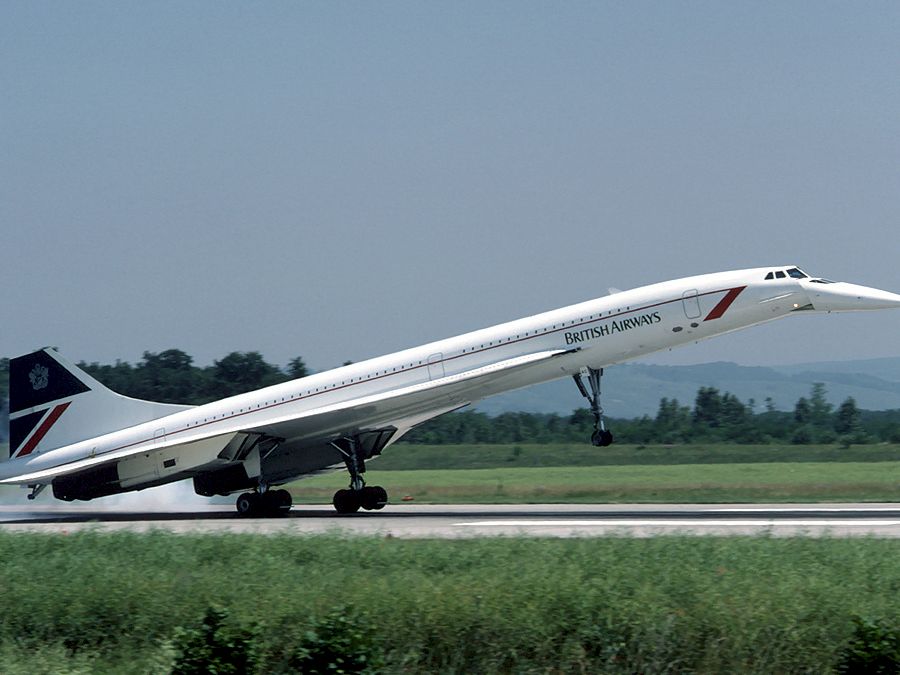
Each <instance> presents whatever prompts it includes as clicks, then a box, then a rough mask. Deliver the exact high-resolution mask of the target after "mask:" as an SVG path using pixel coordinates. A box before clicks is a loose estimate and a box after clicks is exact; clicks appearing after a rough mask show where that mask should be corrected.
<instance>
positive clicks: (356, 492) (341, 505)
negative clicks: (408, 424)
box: [331, 436, 388, 513]
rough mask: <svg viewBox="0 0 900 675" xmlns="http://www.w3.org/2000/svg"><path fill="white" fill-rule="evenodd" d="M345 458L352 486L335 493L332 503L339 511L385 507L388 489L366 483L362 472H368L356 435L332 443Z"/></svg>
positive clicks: (349, 511)
mask: <svg viewBox="0 0 900 675" xmlns="http://www.w3.org/2000/svg"><path fill="white" fill-rule="evenodd" d="M331 445H332V446H333V447H334V448H335V449H336V450H337V451H338V452H340V453H341V456H342V457H343V458H344V464H346V465H347V471H348V472H349V473H350V487H349V489H346V490H338V491H337V492H335V493H334V498H333V499H332V504H334V510H335V511H337V512H338V513H356V512H357V511H359V509H360V508H363V509H365V510H366V511H377V510H379V509H383V508H384V506H385V504H387V502H388V494H387V490H385V489H384V488H383V487H380V486H377V485H376V486H372V487H369V486H367V485H366V481H365V479H363V477H362V474H364V473H365V472H366V460H365V458H364V457H363V454H362V451H361V448H360V443H359V439H358V438H357V437H355V436H350V437H345V438H341V439H339V440H337V441H334V442H333V443H332V444H331Z"/></svg>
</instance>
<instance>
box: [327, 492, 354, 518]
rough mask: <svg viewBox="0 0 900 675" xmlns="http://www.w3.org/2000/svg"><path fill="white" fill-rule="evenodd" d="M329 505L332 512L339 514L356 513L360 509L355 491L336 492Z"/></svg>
mask: <svg viewBox="0 0 900 675" xmlns="http://www.w3.org/2000/svg"><path fill="white" fill-rule="evenodd" d="M331 503H332V504H333V505H334V510H335V511H337V512H338V513H341V514H348V513H356V512H357V511H359V507H360V500H359V495H357V494H356V491H355V490H338V491H337V492H335V493H334V498H333V499H332V500H331Z"/></svg>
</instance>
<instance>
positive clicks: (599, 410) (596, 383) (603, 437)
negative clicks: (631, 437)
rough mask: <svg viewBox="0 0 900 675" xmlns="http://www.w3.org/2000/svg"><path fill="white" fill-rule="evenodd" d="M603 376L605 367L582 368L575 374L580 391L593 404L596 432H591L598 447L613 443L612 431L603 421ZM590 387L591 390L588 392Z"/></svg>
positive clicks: (574, 377)
mask: <svg viewBox="0 0 900 675" xmlns="http://www.w3.org/2000/svg"><path fill="white" fill-rule="evenodd" d="M585 377H586V378H587V382H588V387H585V386H584V378H585ZM601 377H603V368H587V367H586V368H582V369H581V372H580V373H578V374H577V375H573V376H572V379H573V380H575V385H576V386H577V387H578V391H580V392H581V395H582V396H584V397H585V398H586V399H587V400H588V403H590V404H591V413H593V415H594V432H593V433H592V434H591V443H592V444H593V445H595V446H597V447H600V448H605V447H607V446H609V445H612V442H613V435H612V432H611V431H609V430H608V429H607V428H606V425H605V424H604V423H603V407H602V406H601V405H600V378H601ZM588 388H590V392H588Z"/></svg>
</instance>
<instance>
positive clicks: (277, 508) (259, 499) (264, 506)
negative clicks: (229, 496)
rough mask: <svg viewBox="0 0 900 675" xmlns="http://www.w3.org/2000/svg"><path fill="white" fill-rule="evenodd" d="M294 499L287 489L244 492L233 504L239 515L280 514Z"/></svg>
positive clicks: (283, 512) (287, 508)
mask: <svg viewBox="0 0 900 675" xmlns="http://www.w3.org/2000/svg"><path fill="white" fill-rule="evenodd" d="M293 503H294V499H293V497H291V493H290V492H288V491H287V490H266V489H264V488H263V489H261V491H260V492H245V493H244V494H242V495H241V496H240V497H238V498H237V502H236V503H235V506H236V507H237V512H238V515H241V516H269V517H271V516H282V515H285V514H287V512H288V511H290V510H291V506H293Z"/></svg>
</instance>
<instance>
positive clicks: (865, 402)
mask: <svg viewBox="0 0 900 675" xmlns="http://www.w3.org/2000/svg"><path fill="white" fill-rule="evenodd" d="M814 382H823V383H824V384H825V387H826V389H827V391H828V400H829V401H830V402H831V403H833V404H835V405H839V404H840V403H841V402H842V401H843V400H845V399H846V398H847V397H848V396H852V397H853V398H854V399H856V403H857V405H858V406H859V407H860V408H863V409H866V410H890V409H900V358H882V359H869V360H861V361H844V362H823V363H803V364H797V365H790V366H772V367H762V366H740V365H738V364H736V363H729V362H717V363H702V364H698V365H692V366H659V365H652V364H641V363H632V364H623V365H620V366H613V367H611V368H607V369H606V372H605V374H604V377H603V392H604V397H603V407H604V409H605V411H606V413H607V414H608V415H610V416H612V417H640V416H641V415H651V416H652V415H655V414H656V410H657V408H658V407H659V399H661V398H663V397H666V398H670V399H672V398H676V399H678V400H679V401H680V402H681V403H683V404H691V403H693V400H694V397H695V396H696V394H697V390H698V389H699V388H700V387H716V388H717V389H719V390H720V391H723V392H724V391H728V392H731V393H732V394H734V395H736V396H737V397H738V398H740V399H741V400H742V401H744V402H747V401H749V400H750V399H751V398H752V399H754V400H755V401H756V404H757V411H759V410H762V408H763V405H764V401H765V399H766V398H767V397H771V398H772V400H773V402H774V403H775V407H776V408H778V409H779V410H791V409H793V407H794V404H795V403H796V401H797V399H799V398H800V397H801V396H808V395H809V390H810V387H811V386H812V384H813V383H814ZM584 406H585V401H584V399H583V398H581V395H580V394H579V393H578V390H577V389H576V388H575V385H574V383H573V382H572V381H571V379H565V380H560V381H557V382H550V383H548V384H542V385H537V386H535V387H530V388H528V389H522V390H519V391H514V392H510V393H507V394H501V395H500V396H495V397H493V398H491V399H488V400H486V401H482V402H481V403H479V404H478V405H477V406H476V407H477V409H478V410H481V411H483V412H486V413H489V414H491V415H498V414H500V413H503V412H513V411H522V412H547V413H550V412H555V413H559V414H568V413H570V412H571V411H572V410H573V409H575V408H579V407H584Z"/></svg>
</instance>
